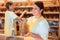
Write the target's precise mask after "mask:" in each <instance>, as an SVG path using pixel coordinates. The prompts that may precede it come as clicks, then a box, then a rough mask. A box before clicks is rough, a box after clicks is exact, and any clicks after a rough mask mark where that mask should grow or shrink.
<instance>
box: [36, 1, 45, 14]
mask: <svg viewBox="0 0 60 40" xmlns="http://www.w3.org/2000/svg"><path fill="white" fill-rule="evenodd" d="M35 5H37V6H38V7H39V8H40V9H43V11H44V4H43V2H41V1H37V2H35ZM43 11H42V15H43Z"/></svg>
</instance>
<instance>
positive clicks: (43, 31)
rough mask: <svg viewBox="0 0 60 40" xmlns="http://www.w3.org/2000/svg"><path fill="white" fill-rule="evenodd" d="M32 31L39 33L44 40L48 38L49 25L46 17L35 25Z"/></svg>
mask: <svg viewBox="0 0 60 40" xmlns="http://www.w3.org/2000/svg"><path fill="white" fill-rule="evenodd" d="M32 33H35V34H38V35H39V36H41V37H42V38H43V40H48V33H49V25H48V23H47V21H45V20H44V19H43V20H41V21H40V22H39V23H38V24H37V25H35V27H33V29H32Z"/></svg>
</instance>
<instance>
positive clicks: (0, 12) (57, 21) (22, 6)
mask: <svg viewBox="0 0 60 40" xmlns="http://www.w3.org/2000/svg"><path fill="white" fill-rule="evenodd" d="M8 1H12V2H13V7H14V9H15V10H14V12H16V11H17V10H20V13H15V14H16V15H17V16H20V15H21V13H22V12H23V11H24V10H26V11H27V12H26V14H24V16H23V18H22V19H23V22H24V23H25V22H26V21H27V20H26V18H28V17H31V16H33V15H32V12H31V11H32V9H33V5H34V2H36V1H42V2H43V3H44V13H43V16H44V18H45V19H46V20H47V21H48V23H49V26H50V31H49V34H48V35H49V36H48V40H60V0H0V40H5V36H4V22H5V11H6V10H7V9H6V7H5V4H6V2H8ZM16 25H17V26H16V29H17V36H16V38H10V39H8V40H25V39H24V38H23V37H21V36H23V35H24V33H22V31H24V29H22V28H25V29H26V27H20V25H18V22H17V21H16ZM27 30H28V29H26V30H25V31H26V32H27ZM25 31H24V32H25Z"/></svg>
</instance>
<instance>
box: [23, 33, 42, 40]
mask: <svg viewBox="0 0 60 40" xmlns="http://www.w3.org/2000/svg"><path fill="white" fill-rule="evenodd" d="M24 36H25V37H28V36H31V37H33V38H35V39H36V40H43V39H42V38H41V37H40V36H39V35H37V34H34V33H27V34H26V35H24Z"/></svg>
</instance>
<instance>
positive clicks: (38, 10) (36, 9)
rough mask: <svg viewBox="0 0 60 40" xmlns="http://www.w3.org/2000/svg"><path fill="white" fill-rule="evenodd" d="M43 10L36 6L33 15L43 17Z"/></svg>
mask: <svg viewBox="0 0 60 40" xmlns="http://www.w3.org/2000/svg"><path fill="white" fill-rule="evenodd" d="M41 12H42V10H40V8H39V7H38V6H36V5H34V7H33V10H32V13H33V15H34V16H40V15H41Z"/></svg>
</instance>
